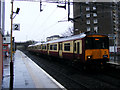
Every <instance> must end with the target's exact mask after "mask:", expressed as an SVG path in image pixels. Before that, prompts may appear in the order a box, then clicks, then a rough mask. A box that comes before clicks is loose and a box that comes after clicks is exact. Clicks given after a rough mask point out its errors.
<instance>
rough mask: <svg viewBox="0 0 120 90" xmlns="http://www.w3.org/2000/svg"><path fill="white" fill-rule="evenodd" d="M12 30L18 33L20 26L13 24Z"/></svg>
mask: <svg viewBox="0 0 120 90" xmlns="http://www.w3.org/2000/svg"><path fill="white" fill-rule="evenodd" d="M12 27H13V30H16V31H20V24H13V26H12Z"/></svg>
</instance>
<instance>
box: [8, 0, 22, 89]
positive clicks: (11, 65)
mask: <svg viewBox="0 0 120 90" xmlns="http://www.w3.org/2000/svg"><path fill="white" fill-rule="evenodd" d="M13 1H14V0H11V6H12V7H11V16H10V19H11V60H10V89H13V50H12V49H13V46H12V41H13V40H12V30H13V26H12V25H13V19H14V18H15V16H16V15H17V14H18V13H19V10H20V8H17V10H16V12H13ZM14 13H15V16H14V17H13V14H14Z"/></svg>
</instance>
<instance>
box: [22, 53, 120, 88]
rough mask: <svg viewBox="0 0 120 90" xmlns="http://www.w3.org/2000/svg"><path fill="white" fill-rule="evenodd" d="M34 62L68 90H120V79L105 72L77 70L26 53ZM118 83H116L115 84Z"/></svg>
mask: <svg viewBox="0 0 120 90" xmlns="http://www.w3.org/2000/svg"><path fill="white" fill-rule="evenodd" d="M24 53H25V54H27V55H28V56H29V57H30V58H31V59H32V60H33V61H35V62H36V63H37V64H38V65H39V66H40V67H42V68H43V69H44V70H45V71H47V72H48V73H49V74H50V75H51V76H52V77H54V78H55V79H56V80H57V81H58V82H60V83H61V84H62V85H63V86H64V87H66V88H67V89H69V88H83V89H90V88H119V87H120V86H119V83H120V81H119V79H117V78H116V77H114V76H112V77H111V76H109V74H108V75H107V72H106V73H103V72H91V71H89V72H86V71H83V70H77V69H75V68H73V67H70V66H68V65H65V63H62V62H57V61H55V60H46V59H43V58H40V57H38V56H35V55H31V54H30V53H28V52H26V51H24ZM114 82H116V83H114Z"/></svg>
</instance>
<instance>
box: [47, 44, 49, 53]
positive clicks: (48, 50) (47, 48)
mask: <svg viewBox="0 0 120 90" xmlns="http://www.w3.org/2000/svg"><path fill="white" fill-rule="evenodd" d="M47 53H48V55H49V44H47Z"/></svg>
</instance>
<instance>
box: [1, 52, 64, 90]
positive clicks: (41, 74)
mask: <svg viewBox="0 0 120 90" xmlns="http://www.w3.org/2000/svg"><path fill="white" fill-rule="evenodd" d="M9 85H10V58H9V57H7V58H4V60H3V84H2V89H3V90H4V89H6V88H10V86H9ZM14 88H24V89H25V88H42V89H43V88H46V89H49V88H50V89H51V88H52V89H54V88H55V89H56V88H57V89H65V88H64V86H62V85H61V84H60V83H58V82H57V81H56V80H55V79H54V78H52V77H51V76H50V75H49V74H48V73H46V72H45V71H44V70H43V69H42V68H41V67H39V66H38V65H37V64H36V63H35V62H33V61H32V60H31V59H30V58H29V57H27V56H26V55H25V54H24V53H23V52H21V51H19V50H17V51H16V53H15V55H14V77H13V89H14Z"/></svg>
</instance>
